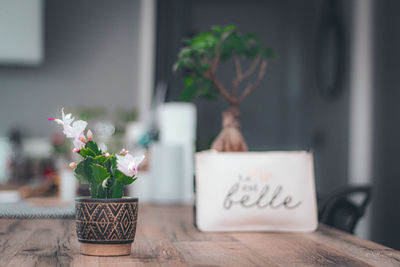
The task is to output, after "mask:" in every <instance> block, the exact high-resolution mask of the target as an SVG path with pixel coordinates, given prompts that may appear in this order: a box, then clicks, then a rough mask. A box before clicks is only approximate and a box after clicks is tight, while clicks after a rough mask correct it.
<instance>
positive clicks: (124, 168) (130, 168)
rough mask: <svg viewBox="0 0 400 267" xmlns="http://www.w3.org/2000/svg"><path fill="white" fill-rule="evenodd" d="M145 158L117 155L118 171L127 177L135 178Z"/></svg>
mask: <svg viewBox="0 0 400 267" xmlns="http://www.w3.org/2000/svg"><path fill="white" fill-rule="evenodd" d="M143 159H144V156H143V155H142V156H139V157H133V156H132V155H131V154H129V153H127V154H126V155H122V156H121V155H117V169H118V170H119V171H120V172H122V173H123V174H125V175H126V176H129V177H133V176H134V175H135V174H136V171H137V168H138V167H139V164H140V163H141V162H142V161H143Z"/></svg>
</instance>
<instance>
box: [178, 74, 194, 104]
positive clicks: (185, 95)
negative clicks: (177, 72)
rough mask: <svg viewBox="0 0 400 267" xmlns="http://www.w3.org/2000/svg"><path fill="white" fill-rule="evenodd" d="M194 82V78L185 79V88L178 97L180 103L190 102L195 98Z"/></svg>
mask: <svg viewBox="0 0 400 267" xmlns="http://www.w3.org/2000/svg"><path fill="white" fill-rule="evenodd" d="M194 81H195V78H194V77H186V78H185V80H184V82H185V87H184V89H183V91H182V93H181V95H180V99H181V100H182V101H191V100H192V99H193V98H194V97H195V96H196V92H197V88H196V86H194Z"/></svg>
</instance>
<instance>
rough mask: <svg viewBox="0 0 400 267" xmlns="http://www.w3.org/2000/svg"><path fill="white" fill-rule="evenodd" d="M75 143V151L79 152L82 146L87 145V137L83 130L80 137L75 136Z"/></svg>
mask: <svg viewBox="0 0 400 267" xmlns="http://www.w3.org/2000/svg"><path fill="white" fill-rule="evenodd" d="M73 144H74V151H77V152H79V151H80V150H81V149H82V147H85V146H86V139H85V136H84V135H83V132H81V133H80V134H79V136H78V137H75V139H74V141H73Z"/></svg>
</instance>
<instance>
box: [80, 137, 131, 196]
mask: <svg viewBox="0 0 400 267" xmlns="http://www.w3.org/2000/svg"><path fill="white" fill-rule="evenodd" d="M79 155H81V156H82V157H83V159H82V161H81V162H79V164H78V165H77V167H76V168H75V177H76V178H77V179H78V181H79V182H80V183H81V184H89V185H90V194H91V196H92V197H93V198H121V197H122V196H123V188H124V186H125V185H128V184H131V183H133V182H134V181H135V180H136V179H137V178H136V177H135V176H133V177H129V176H126V175H125V174H123V173H122V172H120V171H119V170H118V169H117V159H116V157H115V156H114V155H110V156H106V155H105V154H104V153H103V152H102V151H101V150H100V149H99V148H98V146H97V144H96V142H94V141H89V142H87V143H86V146H85V147H83V148H81V150H80V151H79Z"/></svg>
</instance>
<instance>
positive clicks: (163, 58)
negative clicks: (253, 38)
mask: <svg viewBox="0 0 400 267" xmlns="http://www.w3.org/2000/svg"><path fill="white" fill-rule="evenodd" d="M320 3H321V2H320V1H310V0H302V1H288V0H287V1H274V0H269V1H257V0H252V1H246V3H245V4H244V2H243V1H237V0H230V1H227V0H219V1H211V0H203V1H180V0H170V1H163V0H161V1H159V4H160V7H159V19H160V21H159V35H158V36H159V42H158V43H159V47H158V62H157V77H158V79H165V80H168V81H169V84H170V92H169V93H170V94H169V97H168V99H169V100H170V101H174V100H177V99H178V96H179V93H180V90H181V89H182V83H181V81H180V79H179V77H177V76H174V75H173V74H172V72H171V66H172V64H173V62H174V60H175V59H176V55H177V52H178V49H179V47H180V46H181V42H180V41H181V39H182V38H183V37H187V36H191V35H193V34H196V33H198V32H200V31H204V30H207V29H208V28H209V27H210V26H211V25H215V24H217V25H226V24H235V25H237V26H238V29H239V31H241V32H244V33H245V32H254V33H256V34H257V35H259V36H260V38H261V40H262V42H263V43H264V44H265V45H267V46H269V47H271V48H273V49H274V50H275V51H276V53H277V58H276V59H275V60H270V62H269V65H268V68H267V72H266V75H265V78H264V80H263V81H262V82H261V84H260V86H259V88H258V89H257V90H256V91H254V92H253V93H252V94H251V95H250V96H249V97H248V98H247V99H246V100H245V101H244V102H243V103H242V104H241V106H240V109H241V125H242V131H243V134H244V136H245V139H246V141H247V143H248V145H249V148H250V150H293V149H307V150H308V149H312V150H313V151H314V155H315V162H316V182H317V189H318V191H319V192H323V193H326V192H331V191H332V190H333V189H334V188H336V187H339V186H341V185H344V184H346V181H347V153H348V149H347V146H348V111H349V109H348V104H349V103H348V85H347V80H345V81H344V87H343V91H342V94H341V95H340V96H339V97H338V98H337V99H335V100H334V101H325V100H323V99H322V98H321V95H320V93H319V91H318V89H317V87H316V84H315V77H314V76H315V68H314V60H315V38H316V36H315V33H316V25H317V22H318V19H319V14H320V8H321V5H320ZM167 14H178V16H176V17H177V18H176V17H173V15H169V16H168V15H167ZM345 14H346V16H345V18H344V24H345V29H348V28H349V27H348V23H349V22H348V20H349V18H350V17H349V16H348V15H347V14H348V12H345ZM168 31H169V32H168ZM347 34H348V32H345V35H346V36H347ZM167 36H169V39H167ZM346 36H345V37H346ZM160 42H162V46H161V45H160ZM345 42H347V40H345ZM226 67H227V68H226V69H223V68H224V67H221V68H220V71H219V72H218V75H219V77H220V79H221V81H222V82H224V84H225V85H226V86H227V87H228V88H229V86H230V84H231V82H232V80H231V78H232V76H233V75H234V69H233V66H229V63H228V66H226ZM195 103H196V105H197V107H198V113H199V116H198V139H199V147H200V148H201V149H205V148H207V146H208V145H209V142H210V140H212V139H213V138H214V137H215V136H216V135H217V134H218V132H219V131H220V129H221V118H220V114H221V111H222V110H224V109H226V108H227V107H228V106H227V104H226V102H225V101H224V99H222V98H221V99H219V100H218V101H215V102H211V101H208V100H202V99H198V100H196V101H195Z"/></svg>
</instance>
